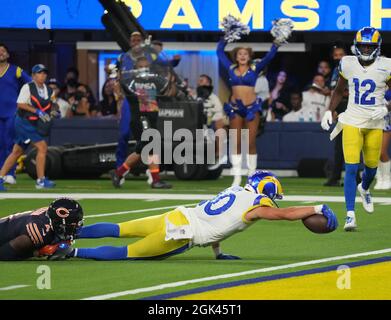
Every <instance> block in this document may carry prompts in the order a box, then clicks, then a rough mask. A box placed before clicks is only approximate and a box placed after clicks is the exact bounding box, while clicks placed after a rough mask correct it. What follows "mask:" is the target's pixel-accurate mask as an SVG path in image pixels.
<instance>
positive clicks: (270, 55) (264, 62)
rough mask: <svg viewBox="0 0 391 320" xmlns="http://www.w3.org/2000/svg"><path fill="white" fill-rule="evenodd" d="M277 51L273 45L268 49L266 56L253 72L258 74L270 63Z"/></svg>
mask: <svg viewBox="0 0 391 320" xmlns="http://www.w3.org/2000/svg"><path fill="white" fill-rule="evenodd" d="M277 50H278V47H277V46H276V45H275V44H273V45H272V47H271V48H270V51H269V52H268V53H267V55H266V56H265V57H264V58H263V59H262V60H261V61H260V62H258V63H257V64H256V66H255V72H256V73H257V74H259V73H260V72H261V71H262V70H263V69H264V68H265V67H266V66H267V65H268V64H269V63H270V61H272V59H273V58H274V56H275V55H276V53H277Z"/></svg>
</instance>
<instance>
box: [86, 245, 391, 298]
mask: <svg viewBox="0 0 391 320" xmlns="http://www.w3.org/2000/svg"><path fill="white" fill-rule="evenodd" d="M390 252H391V248H388V249H383V250H376V251H368V252H362V253H356V254H350V255H345V256H336V257H330V258H324V259H318V260H310V261H303V262H297V263H291V264H285V265H281V266H275V267H269V268H262V269H254V270H248V271H243V272H236V273H228V274H221V275H217V276H211V277H205V278H198V279H190V280H184V281H178V282H171V283H164V284H159V285H156V286H152V287H145V288H138V289H132V290H126V291H120V292H114V293H108V294H103V295H99V296H93V297H88V298H85V299H83V300H107V299H113V298H118V297H123V296H128V295H134V294H138V293H146V292H153V291H158V290H163V289H167V288H177V287H181V286H185V285H188V284H192V283H200V282H205V281H213V280H219V279H229V278H235V277H241V276H247V275H252V274H257V273H265V272H270V271H276V270H284V269H292V268H297V267H303V266H309V265H314V264H319V263H325V262H331V261H338V260H343V259H351V258H358V257H366V256H373V255H378V254H384V253H390ZM129 263H131V262H129Z"/></svg>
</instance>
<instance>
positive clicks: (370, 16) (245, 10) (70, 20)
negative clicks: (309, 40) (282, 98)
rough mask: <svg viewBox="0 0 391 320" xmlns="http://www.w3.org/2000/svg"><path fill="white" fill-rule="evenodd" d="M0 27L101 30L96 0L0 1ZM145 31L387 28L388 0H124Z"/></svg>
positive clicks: (390, 26)
mask: <svg viewBox="0 0 391 320" xmlns="http://www.w3.org/2000/svg"><path fill="white" fill-rule="evenodd" d="M0 2H1V8H2V9H1V11H0V28H38V29H103V26H102V24H101V22H100V17H101V15H102V13H103V8H102V6H101V4H100V3H99V2H98V1H97V0H23V1H16V0H11V1H10V0H0ZM124 2H125V3H126V4H127V5H128V6H129V8H130V10H132V12H133V14H134V15H135V16H136V17H137V18H138V19H139V21H140V22H141V24H142V25H143V26H144V28H145V29H146V30H167V31H170V30H176V31H178V30H182V31H218V30H219V21H221V20H222V18H223V17H224V16H226V15H228V14H231V15H234V16H236V17H240V18H241V20H242V21H243V22H245V23H247V24H248V25H249V26H250V27H251V29H253V30H270V28H271V21H272V20H273V19H275V18H277V17H288V18H291V19H293V20H294V22H295V30H301V31H341V30H342V31H343V30H345V31H347V30H357V29H360V28H361V27H363V26H367V25H371V26H373V27H376V28H379V29H382V30H391V0H280V1H279V0H124Z"/></svg>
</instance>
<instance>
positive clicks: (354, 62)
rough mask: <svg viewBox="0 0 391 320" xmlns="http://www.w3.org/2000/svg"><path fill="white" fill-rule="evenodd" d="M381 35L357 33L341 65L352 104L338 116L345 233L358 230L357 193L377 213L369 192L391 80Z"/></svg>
mask: <svg viewBox="0 0 391 320" xmlns="http://www.w3.org/2000/svg"><path fill="white" fill-rule="evenodd" d="M380 45H381V36H380V33H379V31H378V30H376V29H375V28H371V27H365V28H363V29H361V30H359V31H358V32H357V34H356V37H355V40H354V46H353V52H354V54H355V55H354V56H345V57H343V58H342V60H341V62H340V65H339V74H340V76H341V77H342V78H343V79H345V80H346V81H347V82H348V87H349V101H348V106H347V109H346V111H345V112H343V113H341V114H340V115H339V116H338V122H339V124H338V125H337V131H336V132H338V130H339V129H340V128H342V143H343V153H344V159H345V167H346V174H345V183H344V191H345V201H346V209H347V212H348V217H347V220H346V221H347V222H346V225H345V230H346V231H350V230H353V229H355V228H356V224H355V216H354V209H355V197H356V190H357V189H358V191H359V192H360V194H361V197H362V198H363V205H364V209H365V210H366V211H367V212H373V202H372V200H371V195H370V193H369V191H368V190H369V186H370V184H371V183H372V181H373V179H374V177H375V175H376V170H377V166H378V162H379V158H380V151H381V145H382V136H383V128H384V126H385V120H384V116H385V115H386V114H387V112H388V111H387V108H386V105H385V92H386V90H387V88H388V82H389V80H390V79H391V59H389V58H386V57H383V56H380ZM361 152H362V153H363V159H364V164H365V168H364V172H363V177H362V183H361V184H360V185H358V186H357V185H356V175H357V172H358V167H359V164H360V156H361Z"/></svg>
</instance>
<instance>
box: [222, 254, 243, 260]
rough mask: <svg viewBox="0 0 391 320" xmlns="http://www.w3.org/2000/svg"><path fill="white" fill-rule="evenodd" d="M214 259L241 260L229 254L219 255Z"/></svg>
mask: <svg viewBox="0 0 391 320" xmlns="http://www.w3.org/2000/svg"><path fill="white" fill-rule="evenodd" d="M216 259H217V260H241V258H240V257H237V256H233V255H230V254H225V253H219V254H218V255H217V256H216Z"/></svg>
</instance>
